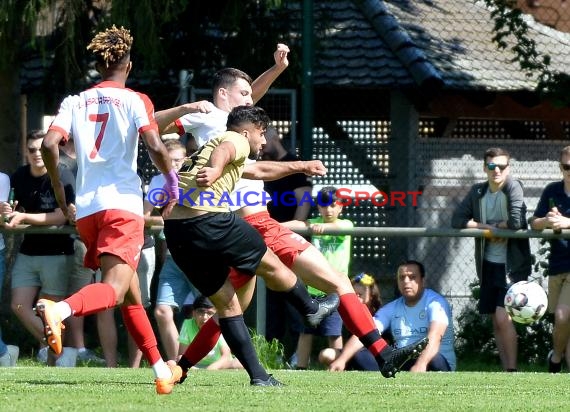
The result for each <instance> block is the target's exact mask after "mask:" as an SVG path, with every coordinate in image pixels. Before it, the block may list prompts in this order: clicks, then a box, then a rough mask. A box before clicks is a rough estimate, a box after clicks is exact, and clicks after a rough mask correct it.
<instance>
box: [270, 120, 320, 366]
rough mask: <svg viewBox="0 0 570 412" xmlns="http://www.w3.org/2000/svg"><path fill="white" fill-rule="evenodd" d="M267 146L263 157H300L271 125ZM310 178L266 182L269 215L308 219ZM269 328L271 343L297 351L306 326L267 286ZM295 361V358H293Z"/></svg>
mask: <svg viewBox="0 0 570 412" xmlns="http://www.w3.org/2000/svg"><path fill="white" fill-rule="evenodd" d="M265 139H266V140H267V143H266V145H265V146H264V147H263V159H264V160H275V161H282V162H290V161H296V160H300V159H299V158H298V157H297V156H295V155H293V154H291V153H289V152H288V151H287V150H285V148H284V147H283V145H282V144H281V139H280V137H279V132H278V131H277V129H276V128H275V127H273V126H268V127H267V130H266V132H265ZM312 186H313V184H312V182H311V177H310V176H307V175H306V174H304V173H295V174H292V175H289V176H286V177H283V178H281V179H277V180H273V181H267V182H265V183H264V188H265V191H266V192H268V193H269V195H270V196H272V197H274V198H275V199H276V200H277V201H273V202H270V203H269V204H268V205H267V210H268V211H269V215H270V216H271V217H272V218H273V219H275V220H277V221H278V222H288V221H291V220H300V221H305V220H307V219H308V218H309V213H310V212H311V202H309V201H303V199H305V200H307V199H311V198H312V197H311V189H312ZM265 317H266V327H265V338H266V339H267V340H268V341H269V342H271V341H272V340H273V339H277V340H279V341H281V342H282V343H284V344H285V346H286V347H287V348H288V352H294V351H295V347H296V344H297V341H298V340H299V333H300V332H301V331H302V330H303V329H304V326H303V321H302V319H301V318H300V317H299V315H298V313H297V312H296V311H295V310H294V309H293V308H292V307H291V306H290V305H289V304H288V303H287V302H285V301H284V300H283V299H282V298H281V296H280V295H279V294H277V293H275V292H273V291H272V290H270V289H267V288H266V315H265ZM291 363H292V364H293V365H295V364H296V362H295V359H294V358H293V360H292V361H291Z"/></svg>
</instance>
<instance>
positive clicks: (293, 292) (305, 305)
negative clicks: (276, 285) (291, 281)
mask: <svg viewBox="0 0 570 412" xmlns="http://www.w3.org/2000/svg"><path fill="white" fill-rule="evenodd" d="M278 293H283V297H284V298H285V300H286V301H287V302H289V303H290V304H291V305H293V307H294V308H295V309H297V310H298V311H299V313H300V314H301V315H308V314H311V313H317V311H318V310H319V304H318V303H317V302H315V301H314V300H313V299H311V296H310V295H309V292H308V291H307V287H306V286H305V285H304V284H303V282H301V281H300V280H299V279H298V278H297V282H296V283H295V286H293V287H292V288H291V289H289V290H287V291H285V292H278Z"/></svg>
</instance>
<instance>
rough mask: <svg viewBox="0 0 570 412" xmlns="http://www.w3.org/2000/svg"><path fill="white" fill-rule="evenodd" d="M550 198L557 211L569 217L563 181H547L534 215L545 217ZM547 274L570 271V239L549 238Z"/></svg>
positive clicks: (567, 198)
mask: <svg viewBox="0 0 570 412" xmlns="http://www.w3.org/2000/svg"><path fill="white" fill-rule="evenodd" d="M550 199H552V201H553V202H554V204H555V205H556V207H557V209H558V211H559V212H560V213H561V214H562V215H563V216H565V217H570V197H568V196H567V195H566V193H565V192H564V182H562V181H560V182H553V183H549V184H548V185H547V186H546V187H545V188H544V190H543V192H542V195H541V196H540V200H539V201H538V205H537V206H536V210H535V211H534V215H533V216H534V217H545V216H546V214H547V213H548V212H549V211H550V209H551V207H550ZM549 242H550V256H549V258H548V263H549V271H548V273H549V275H558V274H560V273H565V272H570V239H550V240H549Z"/></svg>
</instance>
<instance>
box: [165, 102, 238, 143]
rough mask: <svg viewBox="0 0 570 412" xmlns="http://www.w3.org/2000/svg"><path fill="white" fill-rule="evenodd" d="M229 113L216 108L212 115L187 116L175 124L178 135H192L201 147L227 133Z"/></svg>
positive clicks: (193, 114)
mask: <svg viewBox="0 0 570 412" xmlns="http://www.w3.org/2000/svg"><path fill="white" fill-rule="evenodd" d="M228 114H229V113H228V112H225V111H223V110H220V109H218V108H217V107H214V110H212V111H211V112H210V113H190V114H186V115H184V116H182V117H180V118H179V119H177V120H176V121H175V122H174V123H175V124H176V126H177V127H178V134H179V135H181V136H182V135H183V134H184V133H185V132H187V133H191V134H192V136H194V139H196V144H197V146H198V147H201V146H203V145H205V144H206V143H208V142H209V141H210V140H212V139H213V138H215V137H218V136H220V135H221V134H223V133H224V132H225V131H226V123H227V122H228Z"/></svg>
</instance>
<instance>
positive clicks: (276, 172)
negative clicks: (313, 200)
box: [243, 160, 327, 181]
mask: <svg viewBox="0 0 570 412" xmlns="http://www.w3.org/2000/svg"><path fill="white" fill-rule="evenodd" d="M295 173H304V174H306V175H307V176H324V175H325V174H326V173H327V168H326V167H325V165H323V162H321V161H320V160H307V161H304V160H295V161H292V162H280V161H274V160H260V161H258V162H255V163H250V164H247V165H245V169H244V172H243V177H245V178H246V179H252V180H267V181H270V180H277V179H281V178H282V177H285V176H289V175H292V174H295Z"/></svg>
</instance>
